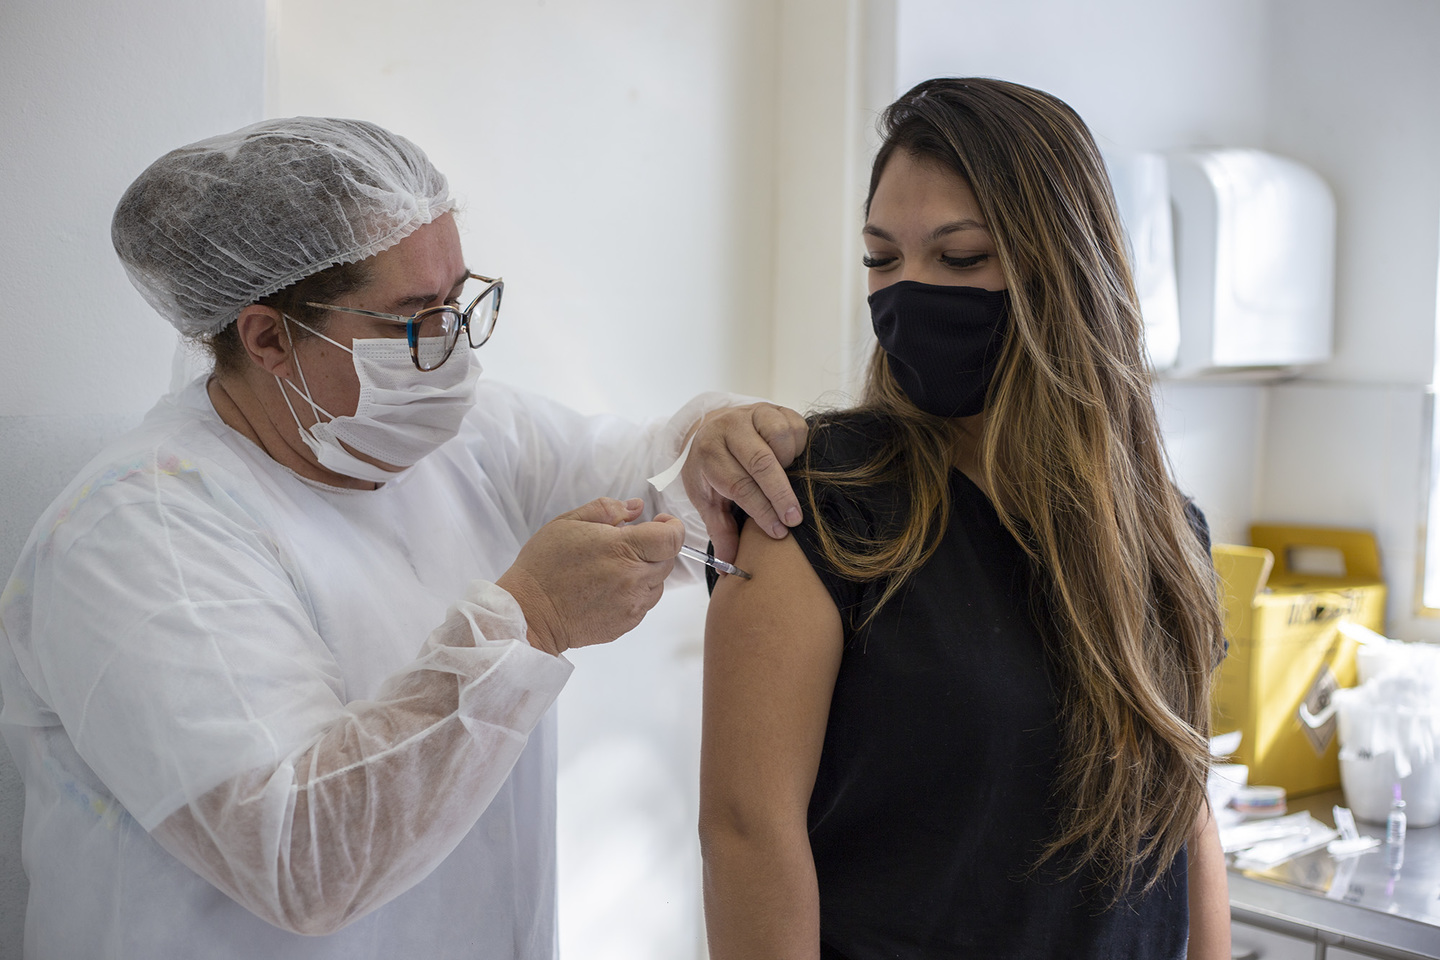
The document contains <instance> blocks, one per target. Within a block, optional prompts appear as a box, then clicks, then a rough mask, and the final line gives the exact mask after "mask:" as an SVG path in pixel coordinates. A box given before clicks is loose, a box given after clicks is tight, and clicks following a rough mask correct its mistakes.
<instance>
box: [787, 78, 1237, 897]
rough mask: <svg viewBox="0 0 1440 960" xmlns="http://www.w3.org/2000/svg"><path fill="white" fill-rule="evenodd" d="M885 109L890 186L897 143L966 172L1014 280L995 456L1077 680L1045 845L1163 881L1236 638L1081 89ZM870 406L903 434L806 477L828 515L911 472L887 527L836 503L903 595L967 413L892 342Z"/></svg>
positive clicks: (877, 171)
mask: <svg viewBox="0 0 1440 960" xmlns="http://www.w3.org/2000/svg"><path fill="white" fill-rule="evenodd" d="M881 128H882V131H883V134H884V141H883V144H882V146H881V148H880V152H879V154H878V155H877V156H876V158H875V163H874V167H873V170H872V173H871V178H870V198H873V197H874V195H875V188H876V185H877V184H878V183H879V180H880V177H881V174H882V173H883V172H884V170H885V165H886V163H887V162H888V161H889V160H890V158H891V157H892V156H894V155H895V153H896V151H905V152H906V153H907V154H909V155H911V156H912V157H914V158H916V159H917V160H922V161H926V162H931V163H935V164H939V165H941V166H942V167H943V168H944V169H947V170H951V171H953V172H955V173H956V174H958V175H959V176H960V177H962V178H963V179H964V180H965V182H966V183H968V184H969V185H970V187H971V189H972V190H973V191H974V194H975V197H976V200H977V201H978V202H979V205H980V210H981V212H982V214H983V215H984V218H985V222H986V224H987V226H988V228H989V231H990V234H991V236H992V237H993V238H994V241H995V244H996V250H997V254H998V258H999V261H1000V265H1001V268H1002V270H1003V271H1004V275H1005V279H1006V285H1007V287H1008V289H1009V291H1010V330H1009V333H1008V335H1007V340H1006V343H1005V347H1004V352H1003V355H1002V358H1001V361H1000V364H999V368H998V370H997V372H996V375H995V378H994V380H993V382H992V383H991V385H990V388H989V392H988V394H987V397H986V403H985V413H986V419H985V428H984V432H983V436H982V439H981V441H980V445H979V451H978V460H979V464H978V469H979V470H980V471H981V473H982V475H983V479H984V481H985V484H984V485H985V486H986V488H987V489H988V490H990V491H992V492H993V494H992V496H993V499H994V503H995V508H996V510H997V512H998V513H999V515H1000V519H1001V520H1002V522H1003V523H1004V524H1005V526H1006V527H1007V529H1009V530H1010V532H1011V533H1012V534H1013V535H1014V536H1015V537H1016V539H1017V540H1018V541H1019V542H1020V543H1021V544H1022V545H1023V546H1024V548H1025V550H1026V551H1027V553H1028V554H1029V556H1030V558H1031V561H1032V563H1033V565H1034V567H1035V569H1036V570H1037V571H1038V572H1039V574H1040V576H1039V578H1038V579H1039V582H1040V583H1042V584H1043V589H1044V595H1043V597H1041V598H1040V600H1041V602H1039V603H1037V605H1036V609H1037V611H1043V612H1042V613H1041V614H1040V615H1039V616H1037V621H1038V625H1039V626H1040V628H1041V630H1042V632H1043V633H1044V634H1045V635H1046V642H1047V647H1048V655H1049V657H1050V659H1051V661H1052V663H1053V665H1054V668H1055V670H1056V673H1057V676H1058V678H1059V689H1060V691H1061V698H1062V702H1061V705H1060V714H1059V723H1060V725H1061V744H1062V756H1061V760H1060V777H1059V781H1058V784H1057V787H1056V790H1057V794H1056V796H1055V797H1054V800H1055V802H1056V804H1057V807H1058V809H1060V810H1061V811H1062V814H1061V820H1060V824H1059V827H1058V830H1057V833H1056V834H1055V836H1054V837H1053V838H1052V840H1051V841H1050V843H1049V845H1048V846H1047V847H1046V848H1045V850H1044V852H1043V853H1042V855H1041V856H1040V858H1039V861H1038V863H1037V864H1036V866H1037V867H1038V866H1040V865H1041V864H1044V863H1046V862H1048V861H1051V860H1054V859H1055V858H1056V857H1058V856H1059V855H1061V854H1065V858H1064V859H1065V861H1066V862H1067V864H1068V866H1067V868H1066V872H1067V873H1069V872H1073V871H1075V870H1079V869H1081V868H1082V867H1085V868H1088V869H1090V870H1093V871H1094V874H1095V876H1096V877H1097V878H1098V879H1099V880H1100V881H1101V882H1103V883H1105V884H1107V885H1111V886H1112V889H1113V891H1114V896H1115V897H1116V898H1119V897H1121V896H1124V895H1125V894H1126V893H1127V892H1128V891H1130V890H1131V889H1132V888H1133V887H1134V884H1135V882H1136V880H1137V878H1138V877H1139V874H1140V872H1142V871H1143V872H1144V873H1146V874H1148V875H1149V877H1148V880H1146V881H1145V883H1144V884H1143V889H1146V890H1148V889H1149V887H1150V886H1151V885H1153V884H1154V883H1155V882H1156V881H1157V880H1158V878H1159V877H1160V876H1161V875H1162V874H1163V872H1164V870H1165V869H1166V868H1168V866H1169V865H1170V864H1171V862H1172V861H1173V860H1174V858H1175V857H1176V856H1177V855H1178V854H1179V852H1180V850H1181V847H1182V845H1183V844H1184V843H1185V841H1186V839H1187V837H1188V836H1189V835H1190V833H1191V830H1192V827H1193V825H1194V823H1195V821H1196V817H1197V815H1198V813H1199V812H1200V809H1201V807H1202V804H1204V802H1205V780H1206V774H1207V771H1208V768H1209V747H1208V733H1209V717H1210V690H1211V682H1212V674H1213V671H1214V668H1215V666H1216V664H1217V663H1218V662H1219V659H1220V657H1221V656H1222V655H1223V649H1224V647H1223V643H1224V641H1223V636H1222V627H1221V620H1220V609H1219V605H1218V602H1217V599H1216V591H1215V578H1214V572H1213V568H1212V566H1211V562H1210V558H1209V555H1208V553H1207V551H1206V549H1205V547H1204V545H1203V544H1202V543H1201V542H1200V539H1199V538H1198V537H1197V535H1196V533H1195V531H1194V529H1193V528H1192V525H1191V523H1190V521H1189V518H1188V516H1187V508H1186V502H1185V499H1184V498H1183V497H1182V496H1181V495H1180V494H1179V492H1178V491H1177V490H1176V487H1175V485H1174V482H1173V480H1172V478H1171V473H1170V468H1169V462H1168V459H1167V457H1166V454H1165V450H1164V446H1163V443H1162V440H1161V436H1160V430H1159V425H1158V422H1157V419H1156V415H1155V408H1154V402H1153V399H1152V397H1151V393H1150V381H1149V376H1148V374H1147V372H1146V368H1145V359H1144V353H1143V345H1142V334H1143V326H1142V323H1141V318H1140V309H1139V304H1138V301H1137V298H1136V295H1135V289H1134V285H1133V283H1132V280H1131V276H1130V269H1129V266H1128V264H1127V261H1126V256H1125V247H1124V239H1123V235H1122V232H1121V228H1120V222H1119V217H1118V215H1117V213H1116V210H1115V201H1114V197H1113V195H1112V193H1111V189H1110V182H1109V179H1108V177H1107V176H1106V173H1105V167H1104V163H1103V161H1102V160H1101V158H1100V154H1099V151H1098V150H1097V149H1096V147H1095V143H1094V141H1093V139H1092V138H1091V136H1090V132H1089V130H1088V129H1087V128H1086V126H1085V124H1084V122H1083V121H1082V120H1081V119H1080V118H1079V116H1077V115H1076V114H1075V112H1074V111H1073V110H1071V109H1070V107H1068V106H1067V105H1066V104H1065V103H1063V102H1061V101H1060V100H1058V99H1057V98H1055V97H1053V96H1051V95H1049V94H1046V93H1043V92H1041V91H1038V90H1033V89H1030V88H1029V87H1024V86H1020V85H1018V84H1014V83H1006V82H1003V81H999V80H989V79H964V80H956V79H938V80H929V81H926V82H924V83H921V84H919V85H918V86H916V87H915V88H914V89H912V90H910V91H909V92H908V93H906V94H905V95H904V96H903V97H901V98H900V99H899V100H897V101H896V102H895V103H893V104H891V106H890V107H889V108H888V109H887V110H886V111H885V113H884V115H883V117H882V119H881ZM869 205H870V199H867V200H866V211H867V213H868V210H869ZM861 409H863V410H866V411H870V412H875V413H880V414H882V415H884V417H885V418H886V420H887V421H888V422H889V423H891V424H893V425H894V429H893V431H891V437H890V440H889V442H888V445H887V446H886V448H885V449H882V450H880V451H878V452H877V453H876V454H875V456H874V457H873V458H872V459H871V461H870V462H869V463H868V464H865V465H862V466H861V467H860V468H857V469H854V470H851V471H849V472H847V473H845V474H834V473H820V472H817V471H815V470H813V469H810V468H808V467H805V466H802V468H801V469H800V471H799V472H798V477H799V479H800V481H801V485H802V489H808V490H809V491H810V493H809V494H808V498H809V500H810V503H809V506H810V509H811V514H812V516H815V517H816V520H817V522H820V518H819V515H818V513H817V512H816V510H815V499H814V492H813V491H814V485H815V483H816V482H825V483H838V484H840V485H841V486H844V485H847V484H851V485H866V484H870V483H874V482H877V481H886V482H896V483H900V484H901V485H903V486H904V487H905V488H907V489H908V491H909V500H910V506H909V511H910V512H909V516H908V521H907V523H906V524H905V527H904V529H903V530H902V531H900V532H899V533H898V534H897V535H896V536H894V537H892V538H890V539H887V540H885V541H883V542H880V543H874V542H871V543H856V542H847V541H846V539H845V538H844V537H843V535H840V534H838V533H837V532H836V531H833V530H829V529H826V528H825V527H824V524H823V523H821V530H820V543H821V547H822V550H823V551H824V552H825V554H826V559H827V561H828V562H830V563H831V564H832V566H833V567H834V568H835V569H836V570H837V571H838V572H840V573H842V574H844V575H847V576H850V577H853V578H856V579H861V580H876V581H880V582H883V583H884V588H883V590H882V595H881V601H880V602H881V603H882V604H883V603H884V602H885V601H887V600H888V599H889V598H890V597H892V596H893V595H894V594H895V592H896V591H897V590H899V589H900V588H901V587H902V586H903V584H904V582H905V580H906V579H907V578H908V576H909V575H910V574H911V573H913V572H914V571H915V570H916V569H918V568H919V567H920V566H921V565H923V564H924V563H925V562H926V561H927V560H928V559H929V558H930V556H931V555H932V554H933V553H934V551H935V548H936V547H937V545H938V544H939V541H940V538H941V536H942V535H943V533H944V531H945V529H946V526H947V523H948V518H949V510H950V503H949V484H948V478H949V471H950V459H949V456H950V451H951V450H952V445H953V442H954V440H955V432H954V431H955V427H954V425H953V424H951V423H950V422H949V421H946V420H943V419H941V418H937V417H933V416H930V415H929V414H926V413H924V412H922V411H921V410H919V409H917V408H916V407H915V406H914V405H913V404H912V403H911V402H910V401H909V399H908V398H907V397H906V396H905V393H904V392H903V391H902V390H901V389H900V387H899V386H898V385H897V384H896V382H895V380H894V378H893V377H892V376H891V374H890V368H889V364H888V362H887V358H886V356H885V354H884V351H883V350H880V349H878V348H877V350H876V353H875V356H874V357H873V358H872V360H871V363H870V366H869V370H868V374H867V379H866V388H865V395H864V397H863V400H862V403H861ZM825 422H826V417H824V416H822V417H820V418H819V420H818V422H817V426H818V428H819V429H821V430H823V429H824V425H825ZM812 448H813V447H812Z"/></svg>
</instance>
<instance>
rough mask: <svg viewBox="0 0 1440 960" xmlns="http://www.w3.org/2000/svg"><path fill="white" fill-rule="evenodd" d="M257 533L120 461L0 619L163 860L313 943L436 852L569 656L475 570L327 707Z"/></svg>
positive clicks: (332, 669) (203, 497)
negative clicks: (362, 687)
mask: <svg viewBox="0 0 1440 960" xmlns="http://www.w3.org/2000/svg"><path fill="white" fill-rule="evenodd" d="M266 530H267V528H266V527H265V526H264V524H260V523H255V522H252V521H251V519H250V518H249V517H248V514H247V512H246V510H245V509H244V508H243V506H239V505H237V504H236V502H235V501H234V500H233V499H230V494H229V493H228V492H227V490H226V489H225V482H224V479H223V478H217V477H216V476H215V475H213V474H205V473H203V472H201V471H198V470H195V469H193V468H190V467H189V466H188V465H186V464H183V463H175V464H171V465H170V466H169V467H168V468H167V467H166V466H165V465H163V464H161V465H159V466H158V467H156V468H152V469H144V470H140V471H136V472H133V473H132V474H131V475H129V476H125V477H121V478H120V479H118V480H113V482H108V483H107V485H106V486H105V489H104V490H103V491H100V492H97V493H95V494H94V495H91V496H89V497H87V498H84V500H83V502H81V503H79V504H78V506H77V507H76V508H75V509H73V510H71V511H69V512H68V513H64V514H62V516H61V518H60V520H59V521H58V522H57V523H56V525H55V527H54V530H53V532H52V533H51V534H50V535H49V537H48V539H47V540H46V542H45V543H44V544H43V545H42V546H41V547H40V548H39V549H38V550H37V551H36V554H35V555H36V557H37V559H36V560H35V562H34V566H33V568H32V572H31V573H30V574H29V575H27V576H25V577H24V578H21V579H23V581H24V584H25V586H24V589H23V591H19V590H16V591H13V592H12V593H11V595H10V596H9V597H8V598H7V600H8V601H9V602H8V604H7V608H6V609H5V610H4V614H5V617H4V622H5V628H6V630H7V632H8V633H9V634H10V635H11V636H12V637H24V638H27V639H26V641H25V642H24V644H23V647H21V648H20V649H18V650H17V654H18V656H17V665H18V667H19V669H20V670H22V671H23V673H24V674H25V677H26V680H27V683H28V685H29V686H30V687H32V688H33V689H34V690H35V691H36V693H37V694H38V696H39V697H40V698H41V699H42V700H43V701H45V702H46V703H48V704H49V705H50V708H51V709H52V710H53V711H54V713H55V714H56V715H57V717H58V720H59V721H60V723H62V724H63V726H64V728H65V730H66V732H67V734H68V736H69V738H70V740H71V741H72V743H73V745H74V747H75V751H76V753H78V755H79V757H80V758H81V759H82V760H83V761H84V762H85V763H86V764H87V765H88V766H89V767H90V769H91V770H92V771H93V772H94V773H95V774H96V775H98V777H99V779H100V780H101V781H102V782H103V783H104V784H105V786H106V788H107V789H108V790H109V791H110V792H111V793H112V794H113V795H114V796H115V798H116V799H117V800H119V801H120V803H121V804H123V806H124V808H125V809H126V810H127V811H128V812H129V813H130V814H131V815H132V816H134V818H135V819H136V821H137V822H138V823H139V824H140V825H141V826H142V827H143V828H145V829H146V830H148V831H150V832H151V834H152V836H153V837H154V838H155V839H156V840H157V841H158V842H159V843H160V844H161V845H162V846H163V847H164V848H165V849H166V850H167V851H168V852H170V853H171V854H172V855H174V856H175V857H176V858H178V859H179V860H181V861H182V862H184V863H185V864H187V865H188V866H190V867H191V868H193V869H194V870H195V871H197V872H198V873H199V874H201V875H202V876H204V877H205V878H206V879H207V880H209V881H210V882H211V883H213V884H214V885H215V886H217V887H218V888H220V889H221V890H222V891H224V892H225V893H226V894H228V895H229V896H230V897H232V898H233V899H234V900H236V901H238V902H239V903H240V904H242V905H243V906H245V907H246V908H248V909H249V910H250V911H251V912H253V913H255V914H256V915H258V916H260V917H261V918H263V919H265V920H267V921H269V922H271V923H273V924H275V925H277V926H279V927H281V928H284V929H286V930H290V931H292V932H296V933H305V934H319V933H328V932H331V931H333V930H336V929H338V928H340V927H341V926H343V925H345V924H346V923H348V922H350V921H352V920H354V919H355V918H357V917H360V916H362V915H363V914H365V913H366V912H368V911H370V910H373V909H375V908H376V907H378V906H380V905H381V904H383V903H385V902H386V901H388V900H390V899H391V898H393V897H395V896H397V895H398V894H400V893H402V892H403V891H405V890H406V889H408V888H409V887H410V886H412V885H414V884H415V883H417V882H418V881H419V880H421V879H422V878H423V877H425V876H426V875H427V874H428V873H429V872H430V871H432V870H433V869H434V867H435V866H436V865H437V864H438V863H439V862H440V861H441V860H443V859H444V858H445V857H446V856H447V855H448V854H449V853H450V852H451V851H452V850H453V849H454V848H455V846H456V845H457V844H458V843H459V842H460V841H461V839H462V838H463V837H464V836H465V834H466V833H467V832H468V831H469V830H470V829H471V827H472V826H473V825H474V824H475V822H476V821H477V820H478V818H479V817H480V815H481V813H482V812H483V811H484V810H485V808H486V806H487V804H488V803H489V802H490V800H491V799H492V798H493V797H494V795H495V794H496V792H497V791H498V790H499V788H500V787H501V785H502V784H503V783H504V781H505V779H506V778H507V777H508V776H509V774H510V771H511V769H512V767H513V765H514V763H515V761H516V759H517V758H518V757H519V755H520V753H521V751H522V749H523V748H524V746H525V744H526V741H527V738H528V736H529V734H530V732H531V730H532V729H533V728H534V727H535V725H536V724H537V723H538V722H539V720H540V719H541V717H542V716H543V714H544V713H545V711H546V710H547V709H548V708H549V706H550V705H551V703H552V702H553V701H554V699H555V697H556V696H557V695H558V693H559V691H560V689H561V687H562V686H563V685H564V683H565V680H566V678H567V677H568V675H569V673H570V669H571V667H570V664H569V663H568V662H566V661H565V660H563V659H561V658H555V657H551V656H549V655H548V654H545V653H543V652H541V651H539V650H536V649H534V648H532V647H531V646H530V645H529V644H528V643H527V642H526V640H525V622H524V618H523V616H522V614H521V611H520V609H519V607H518V605H517V604H516V603H515V602H514V600H513V599H512V598H511V597H510V596H509V594H507V593H505V592H504V591H503V590H501V589H500V588H499V587H496V586H495V585H493V584H490V583H486V582H483V581H476V582H474V583H472V584H471V585H470V587H469V588H468V589H467V590H466V591H465V593H464V595H463V596H462V597H459V598H458V599H457V602H456V603H455V604H454V606H453V607H452V608H451V609H450V610H449V612H448V614H447V615H446V617H445V618H444V620H443V622H441V623H440V624H439V625H438V626H437V627H436V628H435V629H434V630H433V632H431V634H430V635H429V637H428V638H427V639H426V640H425V641H424V643H423V645H421V648H420V650H419V651H417V656H416V657H415V659H414V660H412V661H411V662H410V663H408V664H407V665H405V666H404V667H402V668H400V669H398V670H397V671H396V672H395V673H393V674H392V675H391V676H390V677H389V678H388V680H386V681H385V682H384V684H383V685H382V686H381V688H380V689H379V691H378V693H377V694H376V695H375V697H374V699H373V700H348V701H347V699H346V698H345V696H344V690H343V683H342V681H341V679H340V677H341V673H340V669H339V667H338V665H337V662H336V660H335V659H334V656H333V655H332V653H331V650H330V648H329V647H328V646H327V644H326V643H325V641H324V640H323V639H322V638H321V636H320V635H319V634H318V633H317V632H316V630H315V628H314V626H313V622H312V619H311V616H310V614H309V611H308V610H307V608H306V601H305V600H304V599H303V597H304V595H305V594H304V592H303V591H302V590H300V589H298V587H297V582H296V579H295V578H297V577H299V576H300V575H299V574H298V573H297V572H296V571H295V570H294V569H293V568H291V567H290V566H289V565H287V563H286V562H285V561H284V558H283V551H280V550H278V549H277V548H276V545H275V543H274V542H273V541H272V540H271V539H270V538H269V536H268V534H267V532H266ZM17 582H18V581H17ZM12 586H13V584H12ZM21 592H24V593H27V594H29V595H28V596H24V597H22V596H20V595H19V594H20V593H21ZM363 592H364V591H363V589H361V588H359V587H358V585H357V596H356V597H355V602H357V603H364V602H367V600H368V598H366V597H364V596H363V595H362V594H363Z"/></svg>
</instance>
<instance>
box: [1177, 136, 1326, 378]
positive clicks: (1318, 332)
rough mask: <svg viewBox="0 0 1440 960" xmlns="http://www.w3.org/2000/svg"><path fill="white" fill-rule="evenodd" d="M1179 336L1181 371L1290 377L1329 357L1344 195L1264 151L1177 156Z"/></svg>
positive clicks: (1183, 373)
mask: <svg viewBox="0 0 1440 960" xmlns="http://www.w3.org/2000/svg"><path fill="white" fill-rule="evenodd" d="M1168 173H1169V181H1170V197H1171V202H1172V214H1173V217H1174V225H1175V263H1176V274H1177V278H1176V279H1177V284H1178V291H1179V305H1180V344H1179V351H1178V355H1177V358H1176V362H1175V365H1174V367H1173V368H1171V369H1170V371H1169V374H1170V375H1172V376H1202V375H1214V374H1227V373H1230V374H1236V373H1243V374H1249V375H1260V376H1265V375H1272V376H1273V375H1282V374H1284V373H1286V372H1288V371H1289V369H1290V368H1293V367H1296V366H1300V365H1304V364H1312V363H1320V362H1322V361H1325V360H1328V359H1329V358H1330V353H1331V342H1332V335H1333V328H1334V318H1335V199H1334V196H1333V195H1332V194H1331V192H1330V188H1329V187H1328V186H1327V185H1326V183H1325V181H1324V180H1322V179H1321V178H1320V177H1319V176H1318V175H1317V174H1316V173H1315V172H1314V171H1312V170H1310V169H1309V168H1307V167H1305V166H1302V165H1301V164H1299V163H1296V162H1294V161H1293V160H1287V159H1285V158H1284V157H1278V156H1275V155H1274V154H1270V153H1265V152H1263V151H1260V150H1240V149H1227V150H1206V151H1187V152H1183V153H1174V154H1171V155H1170V156H1169V157H1168Z"/></svg>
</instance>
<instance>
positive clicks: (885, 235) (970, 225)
mask: <svg viewBox="0 0 1440 960" xmlns="http://www.w3.org/2000/svg"><path fill="white" fill-rule="evenodd" d="M962 230H984V231H985V232H987V233H988V232H989V231H988V230H986V227H985V224H983V223H981V222H980V221H979V220H972V219H970V218H968V217H967V218H966V219H964V220H951V221H950V222H949V223H942V224H940V226H938V227H936V228H935V229H934V230H932V231H930V235H929V236H928V237H926V238H925V239H924V241H923V242H925V243H934V242H935V241H936V240H939V239H940V238H941V237H946V236H949V235H950V234H952V233H959V232H960V231H962ZM860 232H861V233H862V234H864V235H866V236H871V237H879V238H880V239H881V240H887V241H889V242H890V243H895V242H896V240H895V237H894V236H893V235H892V234H891V233H890V232H889V231H888V230H882V229H881V228H880V227H877V226H875V225H874V224H873V223H867V224H865V226H863V227H861V228H860Z"/></svg>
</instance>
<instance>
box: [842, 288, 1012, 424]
mask: <svg viewBox="0 0 1440 960" xmlns="http://www.w3.org/2000/svg"><path fill="white" fill-rule="evenodd" d="M869 299H870V322H871V324H872V325H873V326H874V327H875V336H876V337H878V338H879V339H880V346H882V347H884V348H885V353H886V354H887V355H888V356H889V361H890V373H891V374H892V375H893V376H894V377H895V381H896V382H897V383H898V384H899V385H900V389H902V390H904V391H905V395H906V396H908V397H909V398H910V401H911V402H912V403H914V404H915V406H917V407H919V408H920V409H921V410H924V411H925V412H926V413H930V414H934V415H935V416H937V417H970V416H974V415H975V414H977V413H979V412H980V411H982V410H984V409H985V392H986V390H988V389H989V387H990V381H991V379H992V378H994V376H995V366H996V364H997V363H999V361H1000V351H1001V350H1002V349H1003V348H1004V346H1005V335H1006V333H1007V332H1008V330H1009V328H1010V293H1009V291H1007V290H981V289H979V288H978V287H948V286H937V285H935V284H930V283H918V282H916V281H914V280H901V281H899V282H898V283H892V284H891V285H890V286H888V287H883V288H881V289H879V290H876V291H875V292H874V293H872V294H870V298H869Z"/></svg>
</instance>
